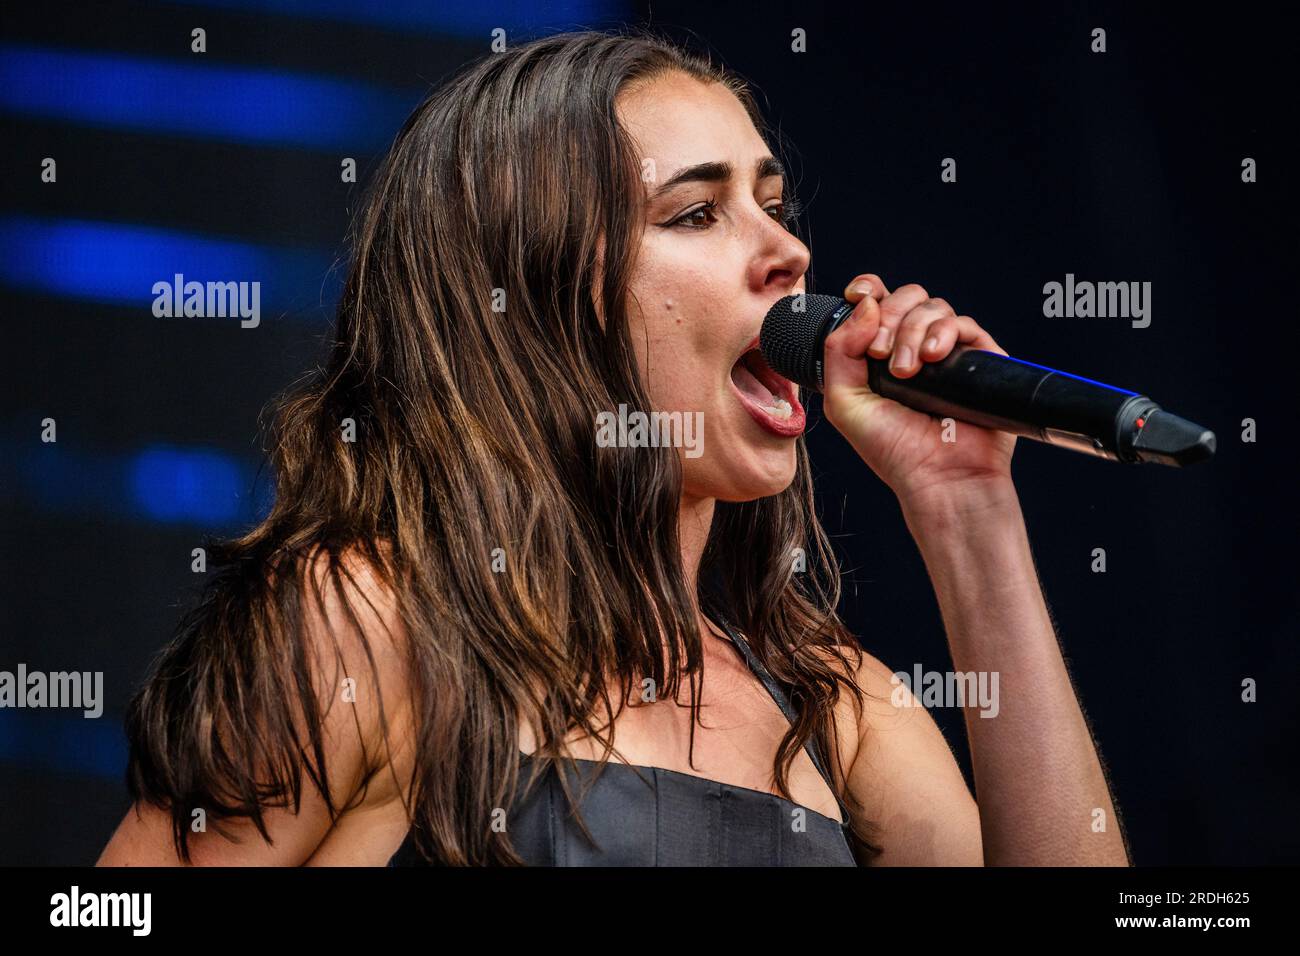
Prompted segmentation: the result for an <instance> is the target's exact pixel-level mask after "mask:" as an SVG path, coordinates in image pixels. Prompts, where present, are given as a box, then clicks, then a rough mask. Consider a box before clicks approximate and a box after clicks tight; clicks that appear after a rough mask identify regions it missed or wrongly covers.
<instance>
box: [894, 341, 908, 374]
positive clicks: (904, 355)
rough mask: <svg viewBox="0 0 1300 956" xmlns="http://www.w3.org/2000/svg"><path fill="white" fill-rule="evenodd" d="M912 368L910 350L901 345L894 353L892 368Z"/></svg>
mask: <svg viewBox="0 0 1300 956" xmlns="http://www.w3.org/2000/svg"><path fill="white" fill-rule="evenodd" d="M911 367H912V350H911V349H910V348H908V347H907V346H906V345H901V346H899V348H898V351H897V352H895V353H894V368H898V369H902V368H911Z"/></svg>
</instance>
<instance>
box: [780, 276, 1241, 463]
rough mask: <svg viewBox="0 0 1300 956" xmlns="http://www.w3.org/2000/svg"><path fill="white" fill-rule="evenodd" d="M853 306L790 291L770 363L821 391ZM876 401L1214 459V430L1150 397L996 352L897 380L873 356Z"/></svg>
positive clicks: (1121, 456)
mask: <svg viewBox="0 0 1300 956" xmlns="http://www.w3.org/2000/svg"><path fill="white" fill-rule="evenodd" d="M853 308H854V307H853V304H852V303H850V302H847V301H846V300H844V299H841V298H840V297H839V296H833V295H814V294H811V293H806V294H800V295H788V296H786V297H785V298H784V299H781V300H780V301H779V302H777V303H776V304H775V305H774V306H772V308H771V309H769V310H768V313H767V317H766V318H765V319H764V320H763V328H762V330H761V332H760V333H759V350H760V351H761V352H762V353H763V358H764V359H766V360H767V364H768V365H770V366H771V367H772V368H773V369H775V370H776V371H777V372H778V373H780V374H781V375H784V376H785V377H786V378H788V379H790V381H792V382H795V383H796V384H799V385H802V386H804V387H805V388H811V389H814V390H815V391H818V392H820V391H822V388H823V384H824V383H823V378H822V376H823V358H822V347H823V345H824V344H825V342H826V337H827V336H829V335H830V334H831V333H832V332H834V331H835V330H836V329H837V328H839V327H840V325H842V324H843V323H844V322H845V321H846V320H847V319H848V317H849V315H850V313H852V311H853ZM866 358H867V384H868V385H869V386H870V387H871V390H872V391H873V392H875V393H876V394H877V395H883V396H884V397H885V398H890V399H893V400H894V401H896V402H899V403H901V404H903V405H906V406H907V407H909V408H913V409H916V410H917V411H921V412H927V413H929V414H931V415H934V416H936V417H938V418H943V417H952V418H955V419H957V420H959V421H964V422H969V423H971V424H973V425H980V426H983V427H985V428H992V429H995V430H997V431H1004V432H1011V433H1012V434H1016V435H1020V436H1023V437H1025V438H1031V439H1033V440H1034V441H1041V442H1047V443H1049V444H1052V445H1058V446H1060V447H1062V448H1069V449H1071V450H1072V451H1079V452H1085V453H1087V454H1092V455H1097V456H1100V457H1102V458H1109V459H1110V460H1111V461H1119V462H1123V463H1125V464H1130V465H1137V464H1143V463H1146V462H1154V463H1157V464H1161V465H1172V466H1176V467H1180V468H1181V467H1184V466H1186V465H1191V464H1195V463H1196V462H1198V461H1204V460H1206V459H1207V458H1210V457H1212V456H1213V455H1214V449H1215V438H1214V432H1212V431H1210V430H1209V429H1207V428H1204V427H1202V426H1200V425H1197V424H1194V423H1193V422H1189V421H1187V420H1186V419H1183V418H1179V417H1178V416H1177V415H1174V414H1171V413H1170V412H1167V411H1165V410H1164V409H1162V408H1161V407H1160V406H1159V405H1157V404H1156V403H1155V402H1153V401H1152V400H1151V399H1150V398H1148V397H1147V396H1145V395H1139V394H1138V393H1137V392H1130V391H1128V390H1126V389H1122V388H1115V387H1114V386H1113V385H1103V384H1102V383H1101V382H1094V381H1092V380H1091V379H1087V378H1083V377H1081V376H1079V375H1071V374H1069V373H1068V372H1058V371H1057V370H1056V369H1051V368H1047V367H1046V366H1043V365H1035V364H1034V363H1032V362H1025V361H1021V360H1020V359H1014V358H1007V357H1006V356H1003V355H999V354H998V353H997V352H990V351H988V350H986V349H977V348H973V347H971V346H967V345H960V344H959V345H957V346H955V347H954V348H953V350H952V352H951V353H949V354H948V355H947V356H946V357H945V358H944V359H943V360H942V361H939V362H923V363H922V365H921V370H920V371H919V372H917V373H916V374H915V375H913V376H912V377H911V378H895V377H894V375H893V374H892V373H891V372H890V371H889V361H888V359H878V358H875V357H873V356H870V355H868V356H867V357H866Z"/></svg>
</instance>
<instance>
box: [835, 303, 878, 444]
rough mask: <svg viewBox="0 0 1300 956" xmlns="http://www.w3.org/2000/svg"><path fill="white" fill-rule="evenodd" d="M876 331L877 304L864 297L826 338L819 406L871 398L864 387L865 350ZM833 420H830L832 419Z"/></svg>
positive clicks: (868, 391)
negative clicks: (821, 396) (821, 398)
mask: <svg viewBox="0 0 1300 956" xmlns="http://www.w3.org/2000/svg"><path fill="white" fill-rule="evenodd" d="M879 328H880V303H879V302H877V301H876V299H875V298H874V297H873V296H871V295H865V296H864V297H863V298H862V300H861V301H860V302H858V304H857V305H856V306H854V308H853V312H852V313H851V314H850V315H849V318H848V319H847V320H845V322H844V324H843V325H841V326H840V327H839V328H838V329H836V330H835V331H834V332H832V333H831V334H830V335H829V336H827V337H826V343H825V346H824V348H823V353H822V359H823V362H824V365H823V369H822V393H823V407H824V408H825V409H826V410H827V413H828V415H830V416H834V414H835V408H836V407H837V406H843V405H844V403H845V402H846V401H847V402H860V401H861V400H862V398H863V397H864V396H866V395H874V393H873V392H872V391H871V389H870V388H869V387H868V386H867V348H868V346H870V345H871V342H872V340H873V339H874V338H875V337H876V332H877V330H879ZM832 420H833V417H832Z"/></svg>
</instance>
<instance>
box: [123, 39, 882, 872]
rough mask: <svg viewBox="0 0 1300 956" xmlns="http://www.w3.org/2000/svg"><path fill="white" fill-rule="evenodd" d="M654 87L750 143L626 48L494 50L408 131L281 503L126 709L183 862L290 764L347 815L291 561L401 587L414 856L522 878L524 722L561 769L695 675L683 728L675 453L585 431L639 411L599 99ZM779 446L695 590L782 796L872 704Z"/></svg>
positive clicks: (607, 128)
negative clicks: (770, 735)
mask: <svg viewBox="0 0 1300 956" xmlns="http://www.w3.org/2000/svg"><path fill="white" fill-rule="evenodd" d="M673 70H678V71H682V72H684V73H686V74H689V75H690V76H693V77H696V78H698V79H701V80H704V81H706V82H717V83H723V84H725V85H726V86H727V88H728V89H730V90H732V92H734V93H735V95H736V96H737V97H738V98H739V99H740V100H741V102H742V103H743V104H744V106H745V108H746V109H747V110H748V111H749V113H750V116H751V117H752V118H753V120H754V122H755V125H756V127H757V128H758V129H759V130H760V132H761V133H762V134H763V135H765V136H768V135H769V134H768V131H767V129H766V127H765V125H764V124H763V122H762V119H761V116H760V113H759V110H758V109H757V107H756V105H755V102H754V99H753V97H752V96H751V94H750V92H749V91H748V90H747V88H746V86H745V84H744V83H743V82H741V81H740V80H739V79H738V78H736V77H735V76H734V75H733V74H731V73H730V72H728V71H727V70H726V69H725V68H723V67H721V66H719V65H716V64H714V63H713V62H712V60H711V58H710V57H708V56H707V55H703V54H698V53H694V52H690V51H687V50H684V49H682V48H681V47H679V46H678V45H676V44H674V43H672V42H670V41H668V40H665V39H663V38H661V37H657V36H655V35H653V34H650V33H647V32H646V31H643V30H634V31H623V32H620V33H572V34H561V35H556V36H551V37H547V38H544V39H541V40H536V41H533V42H529V43H526V44H524V45H521V46H517V47H514V48H512V49H510V50H508V51H506V52H503V53H496V54H492V55H489V56H488V57H486V58H485V59H483V60H481V61H479V62H477V63H474V64H471V65H470V66H469V67H467V68H465V69H464V70H462V71H461V72H459V73H458V74H457V75H455V76H454V77H453V78H452V79H451V80H449V81H448V82H447V83H446V84H445V85H443V86H441V87H440V88H439V89H437V90H436V91H435V92H433V93H432V94H431V95H430V96H429V97H428V98H427V99H426V100H425V101H424V102H423V103H422V104H421V105H420V106H419V107H418V108H417V109H416V110H415V112H414V113H413V114H412V115H411V117H410V118H409V119H408V120H407V122H406V123H405V125H404V126H403V127H402V129H401V131H400V133H399V134H398V136H397V138H396V141H395V142H394V144H393V146H392V149H391V151H390V152H389V154H388V156H387V158H386V159H385V161H384V162H383V164H382V165H381V167H380V168H379V169H378V171H377V173H376V174H375V177H374V180H373V182H372V183H371V186H370V189H369V193H368V197H367V201H366V203H365V205H364V208H363V209H362V211H361V214H360V216H359V217H358V220H357V222H356V223H355V225H354V227H353V231H354V235H353V236H352V245H353V257H352V261H351V265H350V270H349V274H348V278H347V282H346V286H345V289H344V292H343V296H342V300H341V302H340V305H339V309H338V317H337V326H336V331H335V335H334V341H333V344H332V347H331V351H330V353H329V356H328V360H327V362H326V363H325V365H324V366H323V367H322V368H320V369H318V370H316V372H315V373H313V374H311V375H310V376H308V377H307V379H306V380H305V381H303V382H301V383H299V384H298V385H297V386H295V387H294V388H293V389H291V390H290V392H289V393H288V394H287V396H286V397H285V398H284V399H283V400H282V401H281V402H280V404H279V407H278V410H277V414H276V417H275V427H274V440H273V442H272V443H271V447H270V450H269V456H270V461H271V464H272V466H273V468H274V473H275V481H276V497H275V503H274V506H273V509H272V511H271V512H270V514H269V516H268V517H267V518H266V519H265V520H264V521H263V522H262V523H260V524H259V525H258V526H257V527H256V528H254V529H253V530H252V531H250V532H249V533H247V534H245V535H243V536H242V537H238V538H235V539H233V540H229V541H226V542H223V543H220V544H219V546H218V547H217V549H216V551H215V553H214V554H213V556H212V557H213V561H214V564H215V573H214V575H213V578H212V580H211V581H210V582H209V583H208V585H207V588H206V590H205V594H204V597H203V599H202V601H201V602H200V603H199V604H198V606H197V607H195V608H194V610H192V611H191V612H190V613H189V614H187V615H186V616H185V618H184V619H183V620H182V621H181V623H180V625H179V628H178V631H177V634H176V635H175V637H174V638H173V640H172V641H171V643H170V644H169V645H168V646H167V647H166V648H165V649H164V650H163V652H162V653H161V655H160V657H159V658H158V660H157V661H156V663H155V666H154V668H153V671H152V673H151V674H150V677H149V679H148V681H147V683H146V684H145V686H144V687H143V688H142V689H141V690H140V691H139V693H138V694H137V695H136V696H135V698H134V699H133V700H132V702H131V707H130V711H129V714H128V721H127V723H128V734H129V737H130V742H131V759H130V766H129V770H128V785H129V788H130V791H131V795H132V797H133V798H134V799H135V800H137V801H140V800H145V801H148V802H150V803H152V804H154V805H156V806H159V807H163V808H166V809H169V810H170V812H171V816H172V822H173V832H174V838H175V841H176V845H177V849H178V852H179V853H180V855H181V857H182V858H183V859H186V860H188V859H189V847H188V835H189V823H190V817H191V812H192V811H193V810H194V809H195V808H197V807H202V808H204V809H205V811H206V812H207V813H208V814H209V815H210V816H212V815H215V816H216V817H217V818H231V817H242V818H249V819H251V820H252V821H253V822H254V824H255V825H256V826H257V828H258V830H259V832H260V833H261V834H262V835H263V837H265V838H268V839H269V836H268V831H267V829H266V826H265V823H264V820H263V810H264V808H266V807H268V806H287V805H289V803H290V802H292V805H293V807H294V812H297V808H298V805H299V799H300V794H301V787H302V784H303V782H302V770H303V769H304V768H305V769H306V771H307V774H308V776H309V777H310V778H311V780H312V782H313V783H314V785H316V786H317V787H318V788H319V789H320V790H321V792H322V794H323V796H324V798H325V801H326V804H327V806H328V807H329V810H330V813H331V816H332V817H333V816H335V815H336V814H337V813H338V812H341V811H339V810H338V809H337V808H336V807H335V805H334V802H333V801H332V800H331V798H330V792H329V786H328V777H327V773H326V767H325V761H324V756H323V754H324V749H323V744H322V739H321V732H320V720H319V717H318V716H314V715H318V714H319V712H320V711H319V706H320V705H321V704H322V703H324V702H323V701H321V700H320V699H319V697H318V695H317V692H316V688H317V685H316V683H315V682H314V681H313V679H312V673H311V666H312V665H311V661H310V655H309V653H308V651H307V649H305V648H304V646H303V645H304V641H303V638H302V626H303V621H304V601H305V599H306V598H307V596H308V595H307V594H306V593H304V588H303V586H302V584H301V577H300V576H299V575H297V574H294V573H281V572H284V571H286V570H291V569H293V568H295V567H298V566H300V565H301V564H302V563H303V562H311V561H315V560H321V559H322V558H323V559H324V562H325V565H326V567H327V568H328V572H327V582H328V585H329V587H330V588H331V589H332V591H333V593H334V594H336V595H338V596H340V597H343V596H344V593H345V592H344V589H343V587H342V583H343V579H344V578H345V577H350V575H349V572H348V570H347V564H346V562H345V561H344V560H343V558H344V556H345V554H347V555H352V554H359V555H361V556H363V558H364V560H365V561H366V562H367V564H368V565H369V566H370V567H372V568H373V569H374V573H375V575H376V576H377V578H378V579H379V580H381V581H382V582H383V585H384V586H385V588H386V589H387V591H388V592H390V593H391V596H392V600H393V605H394V608H395V613H396V614H397V616H398V618H399V619H400V621H401V626H402V630H403V631H404V633H405V648H406V653H407V658H408V668H407V670H408V671H409V673H408V675H407V679H408V681H409V693H410V700H411V707H412V709H413V714H414V718H413V720H414V726H415V728H416V731H415V732H416V738H417V739H416V740H415V742H414V743H415V746H416V752H417V756H416V759H415V767H414V775H413V778H412V780H411V788H410V792H409V794H408V795H407V796H408V798H409V802H408V811H409V813H410V816H411V820H412V832H413V834H414V836H415V839H416V841H417V845H418V846H419V848H420V849H421V851H422V852H424V853H425V854H426V855H427V856H428V857H429V858H431V859H433V860H436V861H438V862H442V863H446V864H480V863H519V862H520V860H519V858H518V856H517V855H516V854H515V852H514V851H513V849H512V848H511V846H510V843H509V838H508V834H506V833H498V832H496V830H495V829H494V828H493V827H492V826H491V825H490V822H491V821H492V813H493V810H494V808H498V807H503V806H509V805H510V795H511V794H513V793H514V792H515V787H516V785H517V783H518V777H519V763H518V754H519V747H518V743H519V741H518V737H519V733H518V730H519V728H518V722H517V720H518V718H519V717H521V716H522V717H524V718H526V719H527V720H528V721H529V723H530V724H531V725H532V726H533V727H534V728H537V729H538V735H539V741H538V753H539V754H543V753H550V752H553V748H554V747H555V746H556V745H557V744H558V743H559V742H560V741H563V740H564V739H565V738H566V736H567V735H568V734H569V732H570V731H571V730H573V729H574V728H582V729H583V730H584V731H585V732H586V733H587V734H589V735H591V736H593V737H596V738H598V739H600V734H599V728H600V727H602V726H609V725H610V724H611V722H612V720H613V719H614V717H615V716H616V715H617V712H616V711H614V710H613V709H612V706H611V694H610V692H609V686H608V685H609V684H610V683H612V684H613V685H614V686H617V687H619V688H621V691H622V694H621V697H619V701H620V704H619V708H618V710H619V711H621V708H622V702H623V701H627V700H628V693H629V689H630V688H631V687H632V686H633V684H634V682H635V684H636V686H638V687H640V686H642V685H641V682H642V681H643V680H645V679H646V678H649V679H650V680H653V681H654V686H655V687H656V688H658V690H659V695H660V696H663V695H668V696H669V698H670V699H671V698H673V697H675V695H676V694H677V692H678V688H679V686H680V683H679V682H680V680H681V678H682V676H683V675H689V677H690V687H691V696H692V739H693V736H694V734H693V731H694V723H695V722H697V720H698V709H697V706H698V703H697V701H696V700H695V694H696V683H695V679H696V675H697V674H698V673H699V672H700V671H701V670H702V656H701V654H702V651H701V636H700V634H699V631H698V626H697V619H696V614H695V606H696V604H695V602H694V601H693V600H692V598H693V597H697V596H693V595H691V594H690V593H688V587H687V585H686V579H685V575H684V572H683V568H682V559H681V552H680V545H679V542H678V531H677V528H678V510H679V505H680V498H681V487H682V477H681V463H680V461H679V459H678V453H677V451H676V450H675V449H671V448H600V447H597V443H596V441H595V428H594V422H595V416H596V414H597V412H599V411H600V410H602V409H615V408H617V407H618V406H619V404H620V403H627V405H628V406H629V407H631V408H643V409H648V408H650V404H649V401H648V398H647V395H646V393H645V391H644V386H643V383H642V381H641V379H640V377H639V373H638V369H637V363H636V360H635V355H634V352H633V350H632V347H631V344H630V339H629V332H628V324H627V323H628V316H627V298H628V287H629V277H630V274H631V269H632V265H633V262H634V259H635V256H636V253H637V243H638V238H639V236H640V235H641V224H640V216H641V215H642V213H641V205H640V203H641V197H642V196H643V190H644V184H643V182H642V178H641V167H640V164H639V161H638V158H637V155H636V152H635V149H634V147H633V144H632V142H631V140H630V139H629V137H628V136H627V134H626V133H625V131H624V130H623V129H622V128H621V127H620V125H619V123H618V121H617V117H616V113H615V98H616V96H617V95H618V93H619V92H620V91H621V90H623V89H624V88H625V86H626V84H628V83H630V82H633V81H637V80H649V79H651V78H653V77H655V76H658V75H660V74H663V73H665V72H667V71H673ZM769 142H770V139H769ZM601 238H603V240H604V249H603V255H600V256H599V259H598V252H599V246H598V239H601ZM597 302H599V305H600V308H601V311H600V313H599V314H598V313H597V311H596V305H597ZM349 419H350V420H351V423H352V426H353V428H354V436H353V437H354V440H350V441H349V440H344V439H343V437H342V434H343V433H342V429H343V428H344V427H345V422H346V420H349ZM797 450H798V468H797V473H796V476H795V479H794V481H793V483H792V484H791V486H790V487H789V488H787V489H786V490H785V491H783V492H781V493H780V494H777V495H773V496H771V497H766V498H762V499H759V500H756V501H750V502H745V503H741V504H732V503H726V502H719V503H718V504H717V507H716V510H715V515H714V521H713V525H712V529H711V532H710V537H709V540H708V543H707V546H706V549H705V552H704V556H703V560H702V564H701V567H700V571H699V578H700V581H701V582H705V581H712V582H714V583H715V584H716V592H715V593H711V596H710V600H711V601H713V602H714V606H717V607H718V609H719V613H725V614H726V615H727V617H728V618H729V619H730V621H731V622H732V623H733V624H735V625H736V626H737V627H738V628H739V629H740V630H741V632H742V633H744V634H746V635H748V636H749V638H750V641H751V644H752V646H753V648H754V650H755V652H756V653H757V654H758V656H759V657H760V659H761V660H762V661H763V662H764V663H765V664H766V665H767V666H768V668H769V669H770V670H771V671H772V673H773V675H774V676H775V677H776V679H777V680H778V681H779V682H780V683H781V684H782V685H783V686H784V687H785V688H787V690H788V691H789V694H790V697H791V700H792V703H793V704H794V706H795V708H796V709H797V711H798V715H799V716H798V720H797V722H795V723H794V724H793V726H792V727H791V729H790V731H789V732H788V733H787V734H786V736H785V738H784V739H783V741H782V744H781V746H780V748H779V750H778V753H777V756H776V759H775V762H774V766H773V770H774V773H775V778H776V780H777V785H778V787H779V788H780V791H781V793H782V794H784V795H785V796H786V797H787V798H789V796H790V794H789V788H788V784H787V780H786V776H787V773H788V770H789V767H790V764H791V761H792V760H793V759H794V757H795V756H796V755H797V753H798V751H799V750H800V749H801V748H802V747H803V745H804V743H805V742H806V741H807V740H808V739H809V737H810V736H811V735H814V734H815V735H816V740H817V741H818V743H819V744H820V746H821V750H822V753H823V754H827V755H830V758H831V760H832V761H834V763H833V764H832V766H835V767H839V760H838V747H837V746H836V745H835V743H834V741H835V723H834V720H833V719H832V716H831V711H832V707H833V706H834V704H835V702H836V701H837V700H838V699H839V695H840V693H841V691H843V690H846V689H847V690H849V691H850V692H852V695H853V697H854V700H855V706H856V707H858V708H860V707H861V703H862V701H861V697H860V694H859V692H858V690H857V688H856V687H855V686H854V683H853V682H852V680H850V679H849V678H848V677H847V676H846V674H847V673H848V672H849V671H850V670H851V669H853V668H856V666H857V665H858V663H860V660H861V658H860V656H859V655H860V649H859V648H858V645H857V643H856V641H855V640H854V639H853V637H852V635H850V634H849V633H848V632H847V630H846V629H845V628H844V627H843V625H842V624H841V623H840V621H839V619H838V618H837V616H836V613H835V607H836V603H837V601H838V597H839V577H838V569H837V566H836V563H835V560H834V557H833V554H832V552H831V549H830V546H829V542H828V541H827V539H826V536H825V533H824V532H823V531H822V529H821V527H820V525H819V524H818V522H817V519H816V515H815V513H814V509H813V494H812V481H811V476H810V470H809V464H808V457H807V451H806V448H805V446H804V441H803V439H802V438H800V439H799V441H798V449H797ZM381 542H382V544H383V546H382V547H381V546H380V543H381ZM796 548H798V549H802V550H803V552H804V553H805V554H806V555H807V570H805V571H801V572H799V573H796V571H795V567H794V560H793V555H794V554H795V551H794V549H796ZM496 549H500V550H496ZM494 561H495V562H496V566H495V567H494V566H493V563H494ZM306 591H308V592H310V595H311V598H312V599H313V600H315V601H317V602H318V603H319V602H320V601H321V594H320V593H319V591H317V590H315V589H310V588H308V589H306ZM698 597H699V598H700V599H701V605H700V606H704V603H703V595H698ZM344 600H346V598H344ZM349 615H350V617H351V620H353V621H355V620H356V617H355V614H354V613H353V612H352V610H351V609H349ZM362 639H363V640H365V635H362ZM336 646H337V645H336ZM850 658H852V659H853V661H852V663H850ZM832 662H834V663H832ZM304 711H305V713H306V715H307V719H306V720H303V719H302V718H301V716H300V715H301V713H302V712H304ZM598 715H602V716H598ZM386 735H387V725H386V724H385V736H386ZM607 758H608V750H606V753H605V757H604V758H603V759H607ZM367 759H369V758H367ZM603 759H602V762H603ZM380 765H381V764H380V763H376V764H375V765H374V766H373V767H372V766H371V765H370V764H369V763H368V764H367V768H366V769H367V771H368V774H367V777H366V779H367V780H369V779H370V776H371V775H373V773H374V772H376V771H377V769H378V767H379V766H380ZM839 770H840V772H841V773H842V772H843V768H839ZM561 776H562V777H563V776H566V775H561ZM842 796H843V795H842ZM858 831H859V833H861V832H862V824H858ZM862 846H863V847H864V848H866V849H867V850H868V852H870V851H871V850H872V849H873V848H872V847H871V845H870V844H869V843H865V842H863V843H862Z"/></svg>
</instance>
